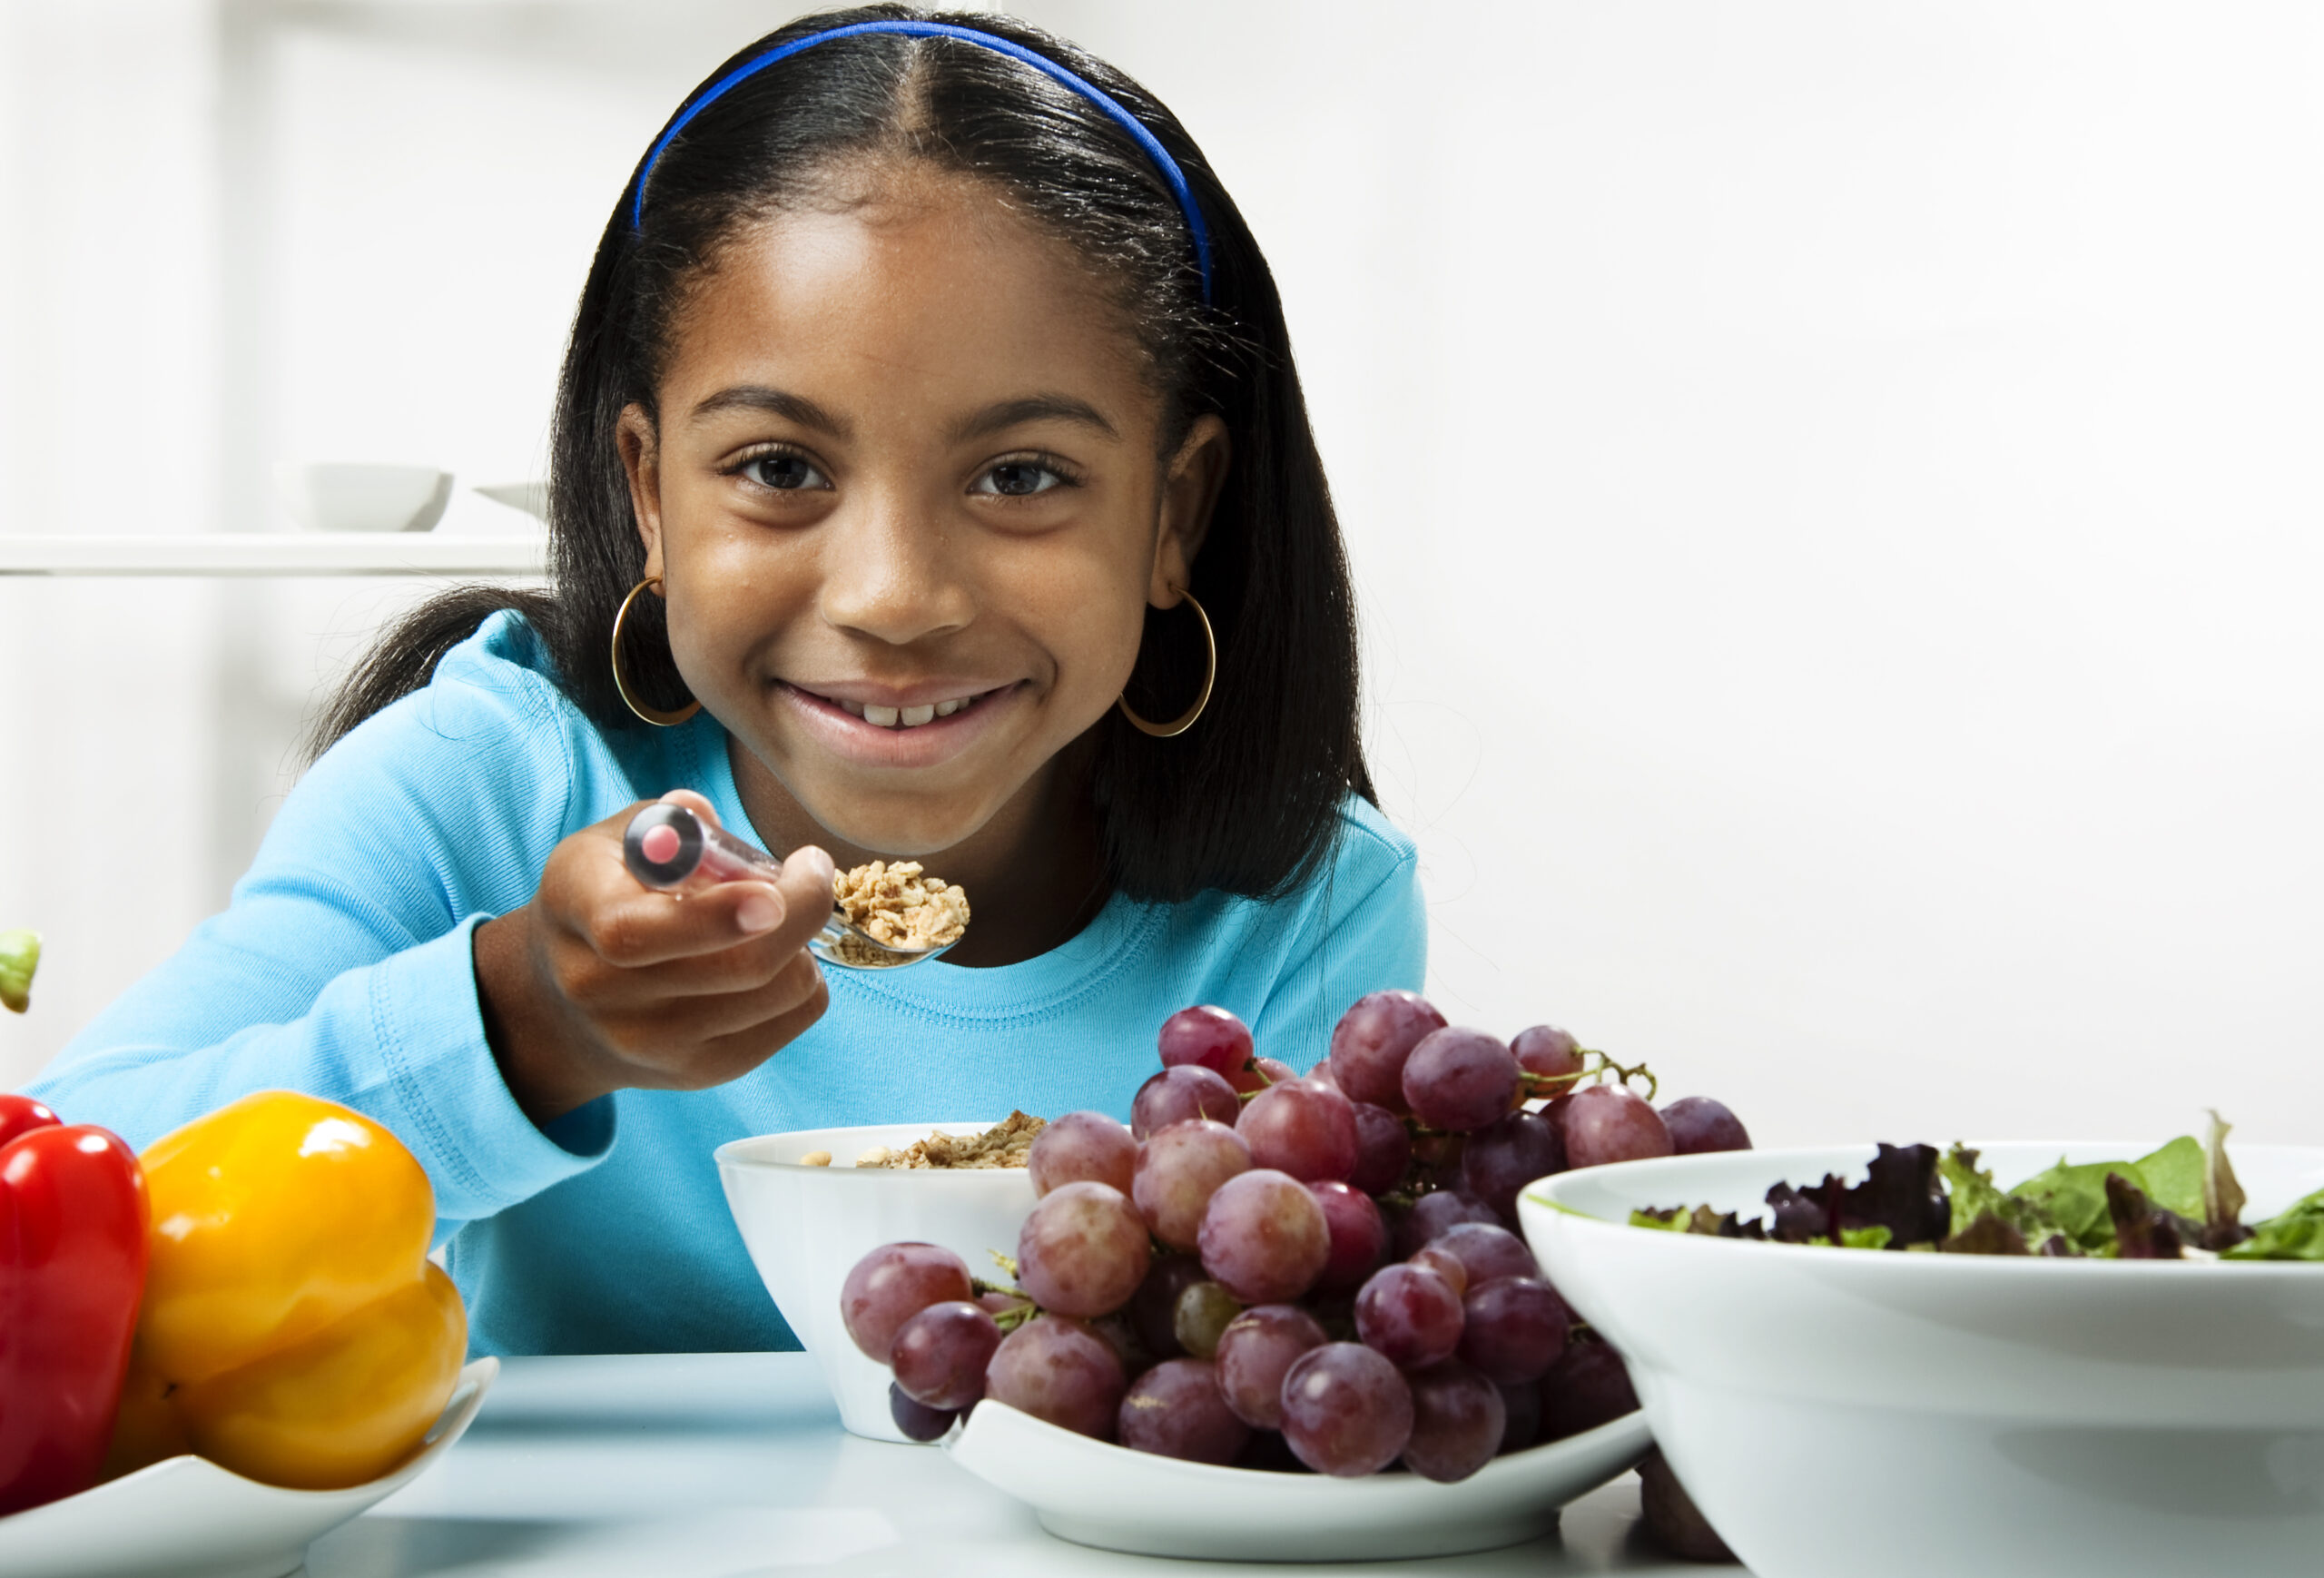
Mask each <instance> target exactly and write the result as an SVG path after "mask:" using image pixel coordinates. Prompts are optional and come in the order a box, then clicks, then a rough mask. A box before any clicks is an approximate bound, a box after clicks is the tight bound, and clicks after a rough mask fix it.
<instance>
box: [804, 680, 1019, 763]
mask: <svg viewBox="0 0 2324 1578" xmlns="http://www.w3.org/2000/svg"><path fill="white" fill-rule="evenodd" d="M779 694H780V695H781V696H782V698H783V701H784V702H786V703H787V704H788V705H790V706H792V707H793V709H795V710H796V712H797V713H798V715H799V726H800V727H801V728H803V729H805V730H808V731H811V732H812V735H813V737H814V738H816V739H817V740H819V741H821V742H822V745H823V746H824V748H825V749H827V750H829V751H830V752H831V753H832V754H834V755H836V756H841V757H843V758H845V759H847V760H849V761H852V762H854V763H857V764H862V765H863V766H866V767H892V768H905V769H911V768H922V767H932V766H935V765H937V764H940V763H942V762H948V761H950V760H951V759H952V758H953V757H954V756H956V755H958V754H960V752H962V751H965V750H967V749H968V748H969V747H970V745H971V744H972V743H973V742H974V741H975V740H977V739H978V738H979V737H980V735H982V734H983V733H984V731H985V730H986V729H988V728H990V727H994V726H1006V725H1005V722H1004V721H1003V718H1002V715H1003V714H1005V713H1006V712H1007V711H1008V710H1009V707H1011V706H1012V705H1017V704H1019V702H1021V701H1022V699H1023V691H1022V683H1021V682H1019V681H1010V682H1006V683H1001V684H989V683H988V684H979V683H976V682H972V681H971V682H963V681H959V680H934V681H931V682H928V683H926V684H922V685H905V686H901V687H899V686H895V685H869V684H864V683H861V682H839V683H833V684H817V685H804V684H798V683H793V682H783V684H782V685H781V690H780V692H779ZM931 695H940V696H941V697H942V699H941V700H938V701H929V700H925V699H923V698H925V697H928V696H931Z"/></svg>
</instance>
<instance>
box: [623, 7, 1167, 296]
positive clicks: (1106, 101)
mask: <svg viewBox="0 0 2324 1578" xmlns="http://www.w3.org/2000/svg"><path fill="white" fill-rule="evenodd" d="M864 33H896V34H901V35H903V36H904V37H906V38H950V39H957V40H958V41H959V42H960V43H962V44H975V45H977V47H979V48H980V49H989V50H991V51H992V52H993V53H994V54H1005V55H1007V56H1008V57H1009V59H1011V60H1018V61H1022V62H1024V63H1025V64H1027V65H1029V66H1031V67H1032V68H1033V69H1034V70H1035V71H1038V72H1039V73H1040V74H1042V75H1044V76H1046V77H1049V79H1050V80H1052V81H1054V82H1059V83H1062V84H1064V85H1065V86H1067V87H1068V88H1071V89H1072V90H1073V91H1074V92H1075V93H1077V94H1080V95H1081V96H1082V97H1083V98H1085V99H1088V101H1089V102H1090V103H1091V104H1095V105H1097V106H1098V108H1099V109H1101V110H1103V111H1104V112H1105V113H1106V116H1107V118H1108V120H1110V121H1112V122H1113V123H1115V124H1116V125H1118V126H1119V127H1120V128H1121V129H1122V130H1123V131H1125V132H1127V133H1129V134H1130V137H1131V139H1132V140H1133V141H1134V142H1136V143H1137V145H1138V146H1139V147H1140V148H1142V149H1144V150H1145V152H1146V156H1147V158H1148V159H1151V160H1152V161H1153V162H1154V167H1155V169H1157V170H1158V171H1160V172H1161V174H1162V180H1163V182H1165V183H1166V184H1167V186H1168V187H1169V188H1170V195H1171V196H1173V197H1175V198H1177V200H1178V209H1179V212H1182V213H1184V214H1185V215H1186V216H1187V229H1188V230H1189V231H1191V232H1194V242H1195V263H1196V267H1198V268H1199V269H1200V270H1201V271H1202V299H1203V301H1204V302H1205V303H1206V304H1207V303H1208V302H1209V301H1210V232H1208V231H1206V230H1205V229H1204V228H1203V222H1202V210H1201V209H1199V208H1197V207H1196V206H1195V194H1194V192H1193V191H1192V190H1190V189H1189V188H1188V187H1187V177H1186V173H1185V172H1184V171H1181V170H1180V169H1179V168H1178V162H1177V160H1175V159H1173V158H1171V157H1170V152H1169V150H1168V149H1167V148H1165V147H1163V146H1162V144H1161V143H1160V142H1158V141H1157V139H1156V138H1155V135H1154V133H1151V132H1149V131H1147V129H1146V125H1145V123H1143V122H1141V121H1140V120H1139V119H1138V118H1137V116H1136V115H1133V114H1131V113H1129V112H1128V110H1126V109H1124V108H1123V107H1122V104H1121V101H1120V100H1118V99H1117V98H1115V97H1114V96H1113V95H1112V94H1109V93H1108V92H1106V90H1105V89H1103V88H1101V87H1099V86H1098V84H1096V83H1093V82H1090V81H1088V79H1087V78H1085V77H1079V76H1076V75H1075V74H1073V73H1071V72H1069V71H1068V70H1066V69H1065V67H1063V66H1061V65H1059V64H1058V63H1057V62H1055V61H1053V60H1051V59H1050V58H1049V56H1047V55H1045V54H1038V53H1036V52H1035V51H1033V50H1029V49H1027V48H1026V47H1025V46H1024V45H1023V44H1015V43H1012V42H1010V41H1009V40H1008V39H1006V38H1001V37H1000V36H998V35H994V34H990V33H979V32H978V31H976V29H974V28H972V27H955V26H953V25H950V23H944V22H907V21H894V22H858V23H854V24H852V25H849V26H846V27H834V28H832V29H831V31H829V32H828V33H811V34H809V35H807V36H806V37H804V38H794V39H793V40H792V41H791V42H790V43H788V44H778V45H776V46H775V47H774V48H773V49H770V50H768V51H767V52H766V53H765V54H762V55H760V56H758V57H757V58H756V59H753V60H747V61H744V62H743V64H741V65H738V66H736V67H735V68H734V70H733V71H730V72H728V73H727V74H725V75H724V76H723V77H720V78H719V79H718V80H717V81H716V82H714V83H713V84H710V88H709V91H708V92H706V93H704V94H703V95H702V97H700V98H698V99H696V100H694V103H693V104H688V105H687V106H686V107H685V111H684V113H682V114H681V115H679V116H678V118H677V119H676V120H675V121H673V122H671V123H670V129H669V130H668V131H666V132H664V133H662V135H661V136H660V137H659V138H658V139H656V140H655V143H654V146H653V147H651V148H649V149H648V150H646V153H645V168H644V169H642V170H640V171H639V172H638V173H637V195H636V197H635V199H634V200H633V202H631V205H630V211H629V228H630V229H632V230H636V229H638V228H639V227H640V226H642V225H643V224H644V223H645V182H646V181H647V179H648V178H650V177H651V176H652V175H653V173H654V166H655V165H656V164H658V163H661V160H662V155H663V153H664V152H665V151H666V150H667V149H668V148H669V146H670V144H671V143H674V142H675V141H676V140H677V136H678V133H681V132H683V131H684V130H685V129H686V128H687V127H688V126H689V125H691V124H693V123H694V117H695V116H696V115H699V114H700V113H702V112H703V111H704V110H706V109H708V108H710V106H711V105H713V104H716V103H717V102H718V101H719V100H720V99H722V98H724V97H725V96H726V94H727V92H728V91H729V90H730V89H733V88H735V87H738V86H740V85H741V84H743V82H745V81H747V80H748V79H749V78H751V77H753V76H756V75H757V74H759V73H761V72H763V71H764V70H765V69H766V68H767V67H769V66H771V65H773V64H774V63H775V62H777V61H779V60H788V59H790V58H791V57H792V56H793V55H794V54H798V53H799V52H800V51H801V50H803V49H812V48H813V47H814V46H815V45H816V44H824V43H828V42H829V41H830V40H832V39H834V38H852V37H854V36H855V35H858V34H864Z"/></svg>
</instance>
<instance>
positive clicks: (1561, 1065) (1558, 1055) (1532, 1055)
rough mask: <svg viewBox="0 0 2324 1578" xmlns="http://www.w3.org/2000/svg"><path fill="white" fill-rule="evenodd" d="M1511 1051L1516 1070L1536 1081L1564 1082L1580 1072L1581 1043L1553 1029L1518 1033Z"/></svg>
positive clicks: (1544, 1027) (1542, 1026)
mask: <svg viewBox="0 0 2324 1578" xmlns="http://www.w3.org/2000/svg"><path fill="white" fill-rule="evenodd" d="M1509 1050H1510V1055H1511V1056H1512V1057H1514V1058H1515V1059H1516V1060H1517V1066H1518V1067H1519V1068H1521V1069H1522V1070H1525V1072H1527V1073H1529V1074H1531V1075H1532V1076H1534V1077H1535V1078H1536V1079H1542V1080H1558V1079H1565V1078H1568V1077H1571V1076H1572V1075H1575V1074H1579V1073H1581V1042H1580V1041H1577V1040H1574V1039H1573V1038H1572V1037H1571V1036H1570V1035H1568V1034H1566V1033H1565V1031H1561V1030H1559V1029H1557V1028H1556V1027H1555V1026H1553V1025H1545V1024H1537V1025H1535V1026H1533V1027H1532V1028H1531V1029H1530V1030H1521V1031H1518V1032H1517V1039H1516V1040H1512V1041H1511V1042H1510V1043H1509Z"/></svg>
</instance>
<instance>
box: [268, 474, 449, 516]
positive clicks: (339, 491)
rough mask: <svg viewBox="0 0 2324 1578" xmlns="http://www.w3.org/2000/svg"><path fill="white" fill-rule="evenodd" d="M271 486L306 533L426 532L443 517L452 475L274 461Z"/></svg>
mask: <svg viewBox="0 0 2324 1578" xmlns="http://www.w3.org/2000/svg"><path fill="white" fill-rule="evenodd" d="M274 486H275V489H276V491H277V492H279V493H280V494H281V496H282V502H283V505H284V506H285V508H288V509H289V510H290V511H291V519H293V520H295V521H297V522H298V523H299V525H300V526H301V527H302V528H305V529H307V530H309V531H426V530H428V529H429V528H431V527H433V526H434V525H435V524H436V523H437V522H438V520H440V519H442V518H443V515H444V507H445V505H447V504H448V503H449V502H450V501H451V498H452V474H451V473H450V472H449V471H438V470H437V469H436V468H434V467H432V466H373V465H342V464H322V465H307V464H301V463H299V462H296V461H291V460H283V461H278V462H277V463H276V465H275V468H274Z"/></svg>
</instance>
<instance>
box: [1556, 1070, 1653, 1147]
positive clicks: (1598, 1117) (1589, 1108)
mask: <svg viewBox="0 0 2324 1578" xmlns="http://www.w3.org/2000/svg"><path fill="white" fill-rule="evenodd" d="M1561 1120H1562V1125H1563V1128H1564V1129H1565V1162H1566V1165H1567V1166H1568V1167H1597V1166H1600V1164H1602V1163H1605V1162H1610V1161H1636V1160H1639V1159H1641V1158H1643V1157H1649V1156H1668V1155H1669V1154H1670V1130H1669V1129H1666V1128H1665V1127H1663V1123H1662V1115H1661V1114H1660V1113H1659V1112H1657V1111H1655V1110H1654V1109H1653V1108H1651V1107H1649V1106H1648V1105H1647V1103H1646V1099H1645V1098H1644V1097H1642V1096H1640V1095H1638V1094H1637V1093H1636V1092H1634V1091H1631V1090H1624V1089H1623V1088H1622V1087H1621V1086H1620V1085H1590V1086H1587V1087H1585V1088H1584V1089H1582V1090H1576V1091H1575V1092H1574V1093H1573V1094H1572V1096H1571V1097H1570V1098H1568V1099H1567V1100H1566V1103H1565V1109H1564V1111H1563V1113H1562V1114H1561Z"/></svg>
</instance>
